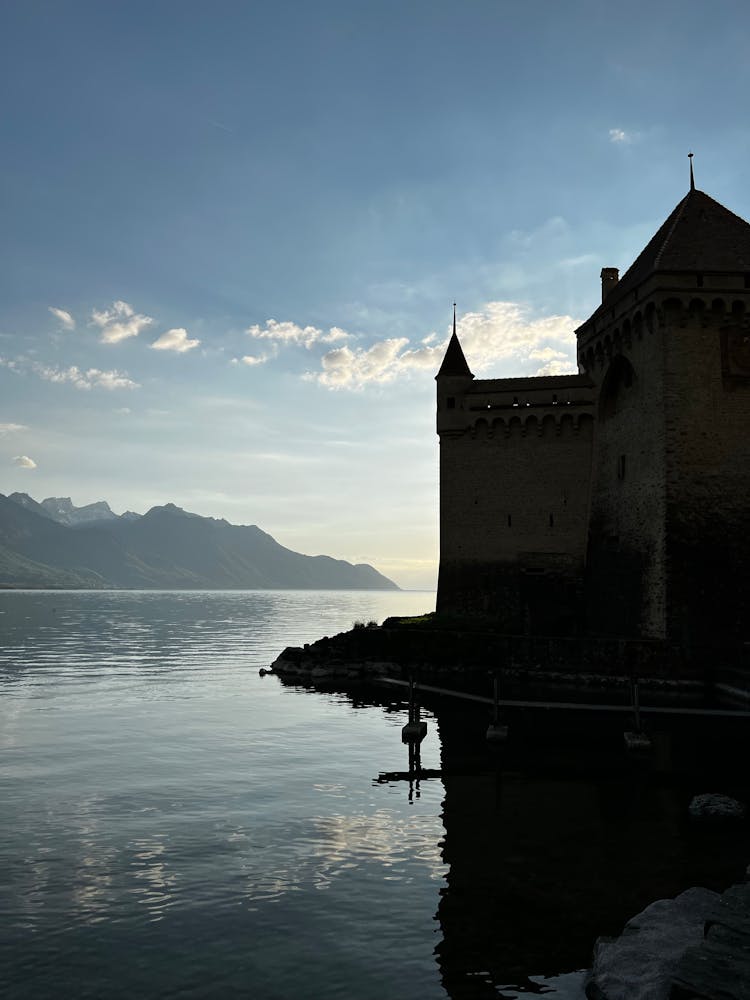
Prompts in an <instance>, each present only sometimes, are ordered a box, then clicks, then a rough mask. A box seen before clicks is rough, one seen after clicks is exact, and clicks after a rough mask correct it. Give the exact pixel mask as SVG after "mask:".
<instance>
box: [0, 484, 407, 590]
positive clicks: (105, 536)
mask: <svg viewBox="0 0 750 1000" xmlns="http://www.w3.org/2000/svg"><path fill="white" fill-rule="evenodd" d="M82 512H83V513H82ZM62 518H67V519H68V520H67V521H63V520H61V519H62ZM0 587H118V588H129V589H139V588H162V589H182V588H185V589H191V588H194V589H204V588H215V589H231V588H234V589H260V590H265V589H294V590H297V589H299V590H329V589H330V590H398V587H397V586H396V584H395V583H393V581H392V580H389V579H388V578H387V577H385V576H383V575H382V574H380V573H378V572H377V570H375V569H373V567H372V566H369V565H367V564H361V565H356V566H355V565H352V564H351V563H348V562H344V561H343V560H341V559H332V558H330V557H329V556H305V555H301V554H300V553H298V552H292V551H291V549H287V548H284V546H283V545H280V544H279V543H278V542H277V541H276V540H275V539H273V538H272V537H271V536H270V535H268V534H266V533H265V532H264V531H261V529H260V528H258V527H256V526H255V525H250V526H240V525H234V524H230V523H229V522H228V521H224V520H217V519H215V518H212V517H201V516H199V515H198V514H190V513H188V512H187V511H184V510H182V509H181V508H179V507H176V506H175V505H174V504H166V505H165V506H163V507H152V508H151V510H150V511H148V513H146V514H144V515H143V516H139V515H135V514H133V513H132V512H127V513H126V514H123V515H122V516H120V517H118V516H117V515H116V514H114V513H113V512H112V511H111V510H110V508H109V505H108V504H107V503H105V502H104V501H100V502H99V503H95V504H89V505H88V506H87V507H74V506H73V504H72V503H71V502H70V500H69V499H68V498H60V497H56V498H54V497H51V498H49V499H48V500H45V501H43V502H42V503H41V504H39V503H37V502H36V501H35V500H32V498H31V497H29V496H28V495H27V494H25V493H14V494H12V495H11V496H10V497H5V496H3V495H2V494H0Z"/></svg>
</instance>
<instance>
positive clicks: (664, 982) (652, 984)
mask: <svg viewBox="0 0 750 1000" xmlns="http://www.w3.org/2000/svg"><path fill="white" fill-rule="evenodd" d="M719 898H720V897H719V894H718V893H717V892H712V891H711V890H710V889H703V888H692V889H687V890H686V891H685V892H683V893H680V895H679V896H677V897H676V898H675V899H659V900H657V901H656V902H655V903H651V905H650V906H647V907H646V909H645V910H643V911H642V912H641V913H639V914H638V915H637V916H635V917H633V918H632V919H631V920H629V921H628V922H627V923H626V924H625V927H624V929H623V932H622V934H621V935H620V937H618V938H614V939H612V938H599V940H598V941H597V942H596V945H595V946H594V963H593V966H592V968H591V973H590V975H589V979H588V982H587V984H586V996H587V997H588V998H589V1000H668V997H669V993H670V987H671V980H672V976H673V974H674V972H675V971H676V969H677V966H678V963H679V962H680V959H681V958H682V956H683V955H684V954H685V952H686V951H687V950H688V948H691V947H693V946H694V945H698V944H700V943H701V942H702V941H703V930H704V924H705V921H706V918H707V916H708V914H709V913H710V912H711V911H712V910H713V909H714V908H715V907H716V905H717V904H718V902H719Z"/></svg>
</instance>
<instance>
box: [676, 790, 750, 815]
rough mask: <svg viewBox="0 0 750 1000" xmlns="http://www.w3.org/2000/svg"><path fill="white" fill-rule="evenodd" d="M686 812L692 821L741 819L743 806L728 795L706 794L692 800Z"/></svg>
mask: <svg viewBox="0 0 750 1000" xmlns="http://www.w3.org/2000/svg"><path fill="white" fill-rule="evenodd" d="M688 812H689V813H690V816H691V818H692V819H742V817H743V816H744V815H745V806H744V804H743V803H742V802H738V800H737V799H733V798H731V797H730V796H729V795H720V794H718V793H717V792H707V793H706V794H704V795H696V796H695V797H694V798H693V800H692V801H691V803H690V805H689V807H688Z"/></svg>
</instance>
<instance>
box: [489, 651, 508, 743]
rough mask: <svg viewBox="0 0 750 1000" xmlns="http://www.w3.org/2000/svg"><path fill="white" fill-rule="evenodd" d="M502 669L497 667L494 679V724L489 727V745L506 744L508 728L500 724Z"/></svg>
mask: <svg viewBox="0 0 750 1000" xmlns="http://www.w3.org/2000/svg"><path fill="white" fill-rule="evenodd" d="M500 670H501V668H500V667H495V672H494V675H493V677H492V722H491V723H490V724H489V726H488V727H487V742H488V743H505V741H506V740H507V739H508V726H507V725H506V724H504V723H502V722H500Z"/></svg>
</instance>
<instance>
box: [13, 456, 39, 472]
mask: <svg viewBox="0 0 750 1000" xmlns="http://www.w3.org/2000/svg"><path fill="white" fill-rule="evenodd" d="M13 464H14V465H17V466H18V468H19V469H35V468H36V462H35V461H34V459H33V458H29V456H28V455H16V456H15V457H14V458H13Z"/></svg>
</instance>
